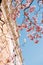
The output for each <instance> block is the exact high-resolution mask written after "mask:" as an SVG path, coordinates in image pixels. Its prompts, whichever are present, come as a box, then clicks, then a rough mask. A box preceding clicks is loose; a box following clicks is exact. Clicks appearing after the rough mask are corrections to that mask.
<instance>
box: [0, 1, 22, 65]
mask: <svg viewBox="0 0 43 65" xmlns="http://www.w3.org/2000/svg"><path fill="white" fill-rule="evenodd" d="M1 10H2V13H3V15H2V17H1V21H0V65H14V64H15V63H16V65H22V54H21V49H20V45H19V40H18V39H17V38H18V36H19V34H18V32H16V26H17V25H16V23H15V22H14V21H13V20H12V19H11V18H10V16H9V14H11V13H12V10H11V0H2V3H1Z"/></svg>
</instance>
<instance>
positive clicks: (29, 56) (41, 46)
mask: <svg viewBox="0 0 43 65" xmlns="http://www.w3.org/2000/svg"><path fill="white" fill-rule="evenodd" d="M24 2H25V0H24ZM32 5H36V10H35V11H36V12H37V11H38V10H39V7H38V4H37V2H36V0H34V2H33V3H32ZM36 12H33V13H32V14H30V18H31V19H32V16H34V13H36ZM42 12H43V9H42V8H41V9H40V11H39V13H38V22H40V21H41V18H42ZM23 17H24V16H23V11H21V15H20V18H17V23H18V24H21V23H22V20H23ZM20 34H21V37H20V45H21V49H22V55H23V58H24V63H23V65H43V37H42V38H41V39H40V40H39V43H38V44H35V43H34V42H33V41H31V40H30V39H28V38H27V36H26V34H27V32H26V30H25V29H24V30H22V31H20ZM24 38H26V43H25V44H24V42H23V39H24Z"/></svg>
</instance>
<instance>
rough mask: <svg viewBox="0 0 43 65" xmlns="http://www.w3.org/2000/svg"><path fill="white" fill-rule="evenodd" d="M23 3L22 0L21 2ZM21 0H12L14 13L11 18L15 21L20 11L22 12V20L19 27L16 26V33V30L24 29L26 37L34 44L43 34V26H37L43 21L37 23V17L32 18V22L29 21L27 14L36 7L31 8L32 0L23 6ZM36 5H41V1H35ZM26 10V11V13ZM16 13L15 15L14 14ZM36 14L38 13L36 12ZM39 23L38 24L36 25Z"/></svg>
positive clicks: (28, 0)
mask: <svg viewBox="0 0 43 65" xmlns="http://www.w3.org/2000/svg"><path fill="white" fill-rule="evenodd" d="M23 1H24V0H23ZM23 1H22V0H13V3H14V4H13V6H12V7H13V8H14V12H13V15H12V18H13V19H14V20H16V18H17V17H20V11H21V10H23V11H24V20H23V23H22V24H21V25H18V26H17V32H18V30H22V29H24V28H25V29H26V31H27V36H28V38H30V39H31V40H33V41H34V42H35V43H38V42H39V38H41V37H42V34H43V26H40V25H39V24H43V19H42V21H41V23H39V22H37V15H38V14H36V15H35V16H33V17H32V18H33V21H32V20H31V19H30V16H29V14H30V13H32V12H34V10H35V8H36V6H31V4H32V3H33V1H34V0H26V3H25V4H23ZM37 3H38V5H39V4H41V5H39V6H42V5H43V0H37ZM26 10H28V11H26ZM15 12H16V13H15ZM37 13H38V12H37ZM38 23H39V24H38Z"/></svg>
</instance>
